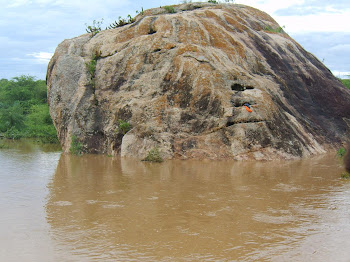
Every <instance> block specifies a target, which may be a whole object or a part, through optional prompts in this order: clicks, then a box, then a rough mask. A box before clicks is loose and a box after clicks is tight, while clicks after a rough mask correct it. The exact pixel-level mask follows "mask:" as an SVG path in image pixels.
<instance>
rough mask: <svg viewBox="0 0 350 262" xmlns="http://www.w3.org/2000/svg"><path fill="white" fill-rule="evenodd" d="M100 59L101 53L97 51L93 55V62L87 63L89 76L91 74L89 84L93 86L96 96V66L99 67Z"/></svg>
mask: <svg viewBox="0 0 350 262" xmlns="http://www.w3.org/2000/svg"><path fill="white" fill-rule="evenodd" d="M100 57H101V51H96V52H95V53H94V54H93V56H92V59H91V61H90V62H89V63H86V67H87V70H88V71H89V74H90V80H89V84H90V85H91V87H92V90H93V93H94V94H95V89H96V85H95V77H96V65H97V60H98V59H99V58H100Z"/></svg>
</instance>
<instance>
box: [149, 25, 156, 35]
mask: <svg viewBox="0 0 350 262" xmlns="http://www.w3.org/2000/svg"><path fill="white" fill-rule="evenodd" d="M155 33H157V31H156V30H154V29H153V27H151V28H150V29H149V31H148V34H149V35H153V34H155Z"/></svg>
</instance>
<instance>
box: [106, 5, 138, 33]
mask: <svg viewBox="0 0 350 262" xmlns="http://www.w3.org/2000/svg"><path fill="white" fill-rule="evenodd" d="M141 12H142V14H143V8H142V11H141ZM136 13H137V11H136ZM127 17H128V20H126V19H125V18H122V17H121V16H119V18H118V19H119V20H118V21H114V22H113V23H112V24H110V25H109V26H108V27H107V28H106V29H115V28H118V27H122V26H124V25H128V24H132V23H134V22H135V18H133V17H132V16H131V15H128V16H127Z"/></svg>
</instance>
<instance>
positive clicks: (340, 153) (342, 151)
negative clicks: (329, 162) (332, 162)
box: [337, 147, 346, 158]
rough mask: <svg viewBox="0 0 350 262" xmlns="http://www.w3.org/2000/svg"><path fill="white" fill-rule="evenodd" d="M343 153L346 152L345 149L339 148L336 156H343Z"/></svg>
mask: <svg viewBox="0 0 350 262" xmlns="http://www.w3.org/2000/svg"><path fill="white" fill-rule="evenodd" d="M345 154H346V149H345V148H344V147H341V148H339V150H338V151H337V157H338V158H342V157H344V156H345Z"/></svg>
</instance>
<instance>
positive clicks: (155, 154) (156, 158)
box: [142, 147, 164, 163]
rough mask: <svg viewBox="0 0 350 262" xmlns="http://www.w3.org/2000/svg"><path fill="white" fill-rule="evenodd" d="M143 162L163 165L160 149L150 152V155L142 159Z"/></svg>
mask: <svg viewBox="0 0 350 262" xmlns="http://www.w3.org/2000/svg"><path fill="white" fill-rule="evenodd" d="M142 161H148V162H156V163H161V162H163V161H164V160H163V158H162V157H161V156H160V153H159V150H158V148H157V147H155V148H153V149H151V150H150V151H149V152H148V155H147V156H146V157H145V158H144V159H142Z"/></svg>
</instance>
